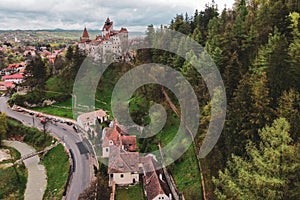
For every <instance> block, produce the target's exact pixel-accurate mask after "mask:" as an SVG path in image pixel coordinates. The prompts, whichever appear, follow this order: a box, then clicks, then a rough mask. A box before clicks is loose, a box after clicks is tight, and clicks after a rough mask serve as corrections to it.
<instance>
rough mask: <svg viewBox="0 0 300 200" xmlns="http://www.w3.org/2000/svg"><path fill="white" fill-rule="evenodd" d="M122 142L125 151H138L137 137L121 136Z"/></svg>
mask: <svg viewBox="0 0 300 200" xmlns="http://www.w3.org/2000/svg"><path fill="white" fill-rule="evenodd" d="M120 139H121V142H122V145H123V146H124V150H126V151H136V149H137V146H136V136H135V135H129V136H121V138H120Z"/></svg>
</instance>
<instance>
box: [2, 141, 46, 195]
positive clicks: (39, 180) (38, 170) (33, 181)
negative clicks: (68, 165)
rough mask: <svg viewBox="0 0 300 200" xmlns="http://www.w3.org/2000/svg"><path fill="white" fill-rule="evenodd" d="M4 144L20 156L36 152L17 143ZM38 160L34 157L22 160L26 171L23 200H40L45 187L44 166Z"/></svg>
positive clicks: (23, 144)
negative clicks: (26, 177)
mask: <svg viewBox="0 0 300 200" xmlns="http://www.w3.org/2000/svg"><path fill="white" fill-rule="evenodd" d="M4 144H5V145H7V146H10V147H13V148H15V149H16V150H17V151H19V152H20V153H21V155H22V156H25V155H27V154H30V153H33V152H36V150H35V149H34V148H33V147H31V146H29V145H27V144H25V143H23V142H18V141H8V140H5V141H4ZM39 162H40V158H39V157H38V156H34V157H32V158H28V159H27V160H24V164H25V166H26V168H27V169H28V180H27V184H26V189H25V194H24V199H25V200H42V199H43V195H44V192H45V190H46V186H47V176H46V170H45V167H44V165H41V164H39Z"/></svg>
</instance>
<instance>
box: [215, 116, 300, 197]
mask: <svg viewBox="0 0 300 200" xmlns="http://www.w3.org/2000/svg"><path fill="white" fill-rule="evenodd" d="M289 127H290V126H289V124H288V122H287V120H286V119H284V118H279V119H277V120H275V121H274V122H273V124H272V126H266V127H265V128H263V129H261V130H260V131H259V136H260V138H261V142H260V144H259V145H257V146H256V145H254V144H253V143H252V142H249V143H248V145H247V147H246V151H247V155H248V157H247V158H242V157H239V156H235V155H232V158H231V160H230V161H228V162H227V167H226V168H225V169H224V170H223V171H219V177H218V178H213V181H214V183H215V185H216V189H215V194H216V197H217V199H270V200H273V199H293V198H291V197H292V194H291V189H292V188H294V185H295V184H296V183H291V177H292V175H293V174H294V173H295V172H296V171H297V170H299V162H296V156H295V155H296V147H295V146H291V145H290V144H291V142H292V139H291V137H290V135H289ZM297 184H299V183H297Z"/></svg>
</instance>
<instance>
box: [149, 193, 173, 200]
mask: <svg viewBox="0 0 300 200" xmlns="http://www.w3.org/2000/svg"><path fill="white" fill-rule="evenodd" d="M151 200H152V199H151ZM153 200H170V198H169V197H168V196H167V195H165V194H160V195H157V196H156V197H155V198H154V199H153Z"/></svg>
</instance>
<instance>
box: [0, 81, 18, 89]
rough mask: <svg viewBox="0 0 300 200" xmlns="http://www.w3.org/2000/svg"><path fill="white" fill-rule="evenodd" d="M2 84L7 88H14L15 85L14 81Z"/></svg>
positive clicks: (0, 83) (1, 83)
mask: <svg viewBox="0 0 300 200" xmlns="http://www.w3.org/2000/svg"><path fill="white" fill-rule="evenodd" d="M0 85H1V86H5V87H7V88H13V87H15V84H14V82H0Z"/></svg>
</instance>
